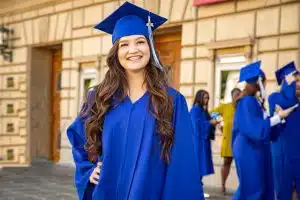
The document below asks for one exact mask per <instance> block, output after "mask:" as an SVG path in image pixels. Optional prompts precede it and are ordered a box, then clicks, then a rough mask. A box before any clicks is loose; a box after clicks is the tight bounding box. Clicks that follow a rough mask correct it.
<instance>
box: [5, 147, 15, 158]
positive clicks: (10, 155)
mask: <svg viewBox="0 0 300 200" xmlns="http://www.w3.org/2000/svg"><path fill="white" fill-rule="evenodd" d="M6 157H7V160H14V159H15V156H14V150H13V149H7V152H6Z"/></svg>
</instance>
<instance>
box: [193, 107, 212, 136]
mask: <svg viewBox="0 0 300 200" xmlns="http://www.w3.org/2000/svg"><path fill="white" fill-rule="evenodd" d="M191 119H192V126H193V130H194V133H195V134H196V135H198V136H199V138H200V139H201V140H208V139H209V135H210V133H211V128H212V126H211V124H210V122H209V120H207V119H206V117H205V113H204V112H203V110H202V109H200V108H199V107H198V106H194V107H193V108H192V110H191Z"/></svg>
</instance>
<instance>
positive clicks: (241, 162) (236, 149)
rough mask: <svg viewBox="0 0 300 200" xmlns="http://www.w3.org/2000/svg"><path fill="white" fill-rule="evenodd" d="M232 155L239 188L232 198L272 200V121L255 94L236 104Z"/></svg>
mask: <svg viewBox="0 0 300 200" xmlns="http://www.w3.org/2000/svg"><path fill="white" fill-rule="evenodd" d="M233 157H234V160H235V163H236V168H237V174H238V179H239V187H238V189H237V191H236V192H235V194H234V196H233V200H262V199H263V200H273V199H274V189H273V180H272V166H271V165H272V163H271V152H270V120H269V119H268V118H267V119H264V117H263V110H262V108H261V106H260V104H259V102H258V101H257V99H256V98H255V97H253V96H245V97H243V98H242V99H241V100H240V101H239V102H238V105H237V109H236V112H235V117H234V124H233Z"/></svg>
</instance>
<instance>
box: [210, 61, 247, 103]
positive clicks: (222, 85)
mask: <svg viewBox="0 0 300 200" xmlns="http://www.w3.org/2000/svg"><path fill="white" fill-rule="evenodd" d="M246 63H247V59H246V57H245V56H243V55H224V56H219V57H218V58H217V60H216V74H215V86H216V87H215V97H216V98H215V102H214V103H215V106H217V105H219V103H229V102H231V90H232V89H233V88H235V87H238V88H240V89H242V88H243V86H244V85H243V84H242V83H238V80H239V73H240V69H241V68H242V67H243V66H245V65H246Z"/></svg>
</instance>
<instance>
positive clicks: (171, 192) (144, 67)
mask: <svg viewBox="0 0 300 200" xmlns="http://www.w3.org/2000/svg"><path fill="white" fill-rule="evenodd" d="M165 21H166V19H165V18H162V17H160V16H158V15H155V14H153V13H151V12H149V11H147V10H144V9H142V8H140V7H137V6H135V5H133V4H130V3H128V2H126V3H125V4H123V5H122V6H121V7H119V8H118V9H117V10H116V11H115V12H114V13H112V14H111V15H110V16H109V17H107V18H106V19H105V20H104V21H102V22H101V23H99V24H98V25H96V28H97V29H99V30H102V31H105V32H107V33H109V34H112V42H113V47H112V49H111V50H110V52H109V54H108V56H107V65H108V66H109V70H108V72H107V73H106V75H105V78H104V80H103V81H102V82H101V83H100V84H99V85H97V86H95V87H94V89H93V90H92V92H90V94H89V95H88V98H87V102H86V103H85V104H84V105H83V107H82V110H81V113H80V115H79V116H78V117H77V118H76V119H75V121H74V122H73V123H72V124H71V126H70V127H69V128H68V130H67V134H68V137H69V140H70V142H71V144H72V149H73V156H74V161H75V165H76V172H75V184H76V188H77V191H78V195H79V199H97V200H108V199H109V200H123V199H129V200H141V199H143V200H160V199H166V200H176V199H178V200H181V199H189V200H193V199H194V200H198V199H204V197H203V192H202V186H201V184H200V179H199V170H198V168H197V163H196V155H195V148H194V144H193V141H194V138H193V130H192V124H191V120H190V117H189V113H188V109H187V105H186V101H185V99H184V97H183V96H182V95H181V94H180V93H179V92H177V91H176V90H174V89H172V88H170V87H168V84H167V78H166V73H165V72H164V71H163V68H162V67H161V65H160V63H159V60H158V58H157V56H156V54H155V50H154V48H153V47H154V46H153V41H152V32H151V31H152V30H154V29H155V28H157V27H158V26H160V25H161V24H163V23H164V22H165ZM150 49H151V50H150Z"/></svg>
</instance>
